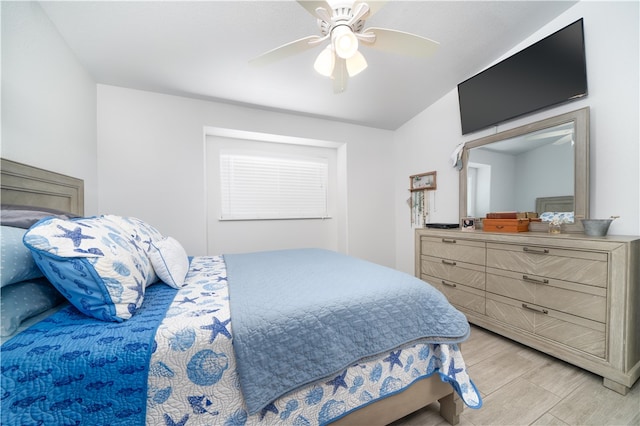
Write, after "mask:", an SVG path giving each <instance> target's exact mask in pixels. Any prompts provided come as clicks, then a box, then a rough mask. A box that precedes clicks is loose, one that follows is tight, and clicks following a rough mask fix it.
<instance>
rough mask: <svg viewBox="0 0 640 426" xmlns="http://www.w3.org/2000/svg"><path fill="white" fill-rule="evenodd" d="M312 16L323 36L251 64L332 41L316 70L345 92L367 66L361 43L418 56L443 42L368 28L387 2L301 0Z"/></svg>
mask: <svg viewBox="0 0 640 426" xmlns="http://www.w3.org/2000/svg"><path fill="white" fill-rule="evenodd" d="M297 2H298V3H299V4H300V5H301V6H302V7H304V8H305V9H306V10H307V11H308V12H309V13H310V14H311V15H313V16H314V17H315V18H317V21H318V28H319V29H320V33H321V34H322V35H312V36H308V37H304V38H301V39H299V40H295V41H292V42H290V43H287V44H284V45H282V46H280V47H277V48H275V49H272V50H270V51H268V52H266V53H264V54H262V55H260V56H258V57H257V58H254V59H252V60H251V61H249V63H250V64H251V65H254V66H259V65H266V64H270V63H272V62H275V61H278V60H280V59H284V58H286V57H288V56H291V55H295V54H297V53H300V52H303V51H305V50H308V49H311V48H314V47H316V46H319V45H320V44H322V43H323V42H325V41H330V43H329V44H328V45H327V46H326V47H325V48H324V49H323V50H322V51H321V52H320V54H319V55H318V57H317V58H316V60H315V63H314V68H315V70H316V71H317V72H318V73H320V74H321V75H323V76H326V77H330V78H331V79H333V91H334V92H335V93H341V92H344V91H345V90H346V88H347V79H348V77H353V76H355V75H357V74H359V73H360V72H362V71H363V70H364V69H365V68H367V61H366V60H365V58H364V56H363V55H362V53H360V51H359V50H358V47H359V46H360V45H363V46H367V47H371V48H373V49H378V50H381V51H385V52H393V53H399V54H403V55H410V56H415V57H427V56H430V55H431V54H433V53H434V52H435V50H436V49H437V47H438V45H439V43H438V42H436V41H433V40H430V39H428V38H425V37H421V36H419V35H415V34H410V33H406V32H403V31H397V30H390V29H386V28H377V27H370V28H364V24H365V20H366V19H367V18H370V17H371V16H373V14H375V13H376V12H377V11H378V9H380V7H382V6H383V5H384V3H385V1H369V2H367V1H359V0H357V1H354V0H351V1H349V0H336V1H334V2H332V4H333V5H331V4H329V3H327V2H326V1H323V0H321V1H307V0H297Z"/></svg>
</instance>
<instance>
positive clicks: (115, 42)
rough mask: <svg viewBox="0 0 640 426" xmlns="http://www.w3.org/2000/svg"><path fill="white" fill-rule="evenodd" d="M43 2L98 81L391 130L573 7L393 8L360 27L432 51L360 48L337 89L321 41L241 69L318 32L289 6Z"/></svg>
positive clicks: (448, 4)
mask: <svg viewBox="0 0 640 426" xmlns="http://www.w3.org/2000/svg"><path fill="white" fill-rule="evenodd" d="M330 3H331V1H330ZM40 4H41V6H42V8H43V9H44V11H45V12H46V13H47V15H48V16H49V18H50V19H51V21H52V22H53V23H54V25H55V26H56V27H57V28H58V30H59V32H60V34H61V35H62V37H63V38H64V39H65V40H66V42H67V43H68V45H69V46H70V47H71V49H72V50H73V51H74V52H75V54H76V55H77V57H78V59H79V60H80V62H81V63H82V64H83V65H84V66H85V67H86V68H87V70H88V72H89V73H90V74H91V75H92V76H93V78H94V79H95V80H96V81H97V82H98V83H103V84H109V85H115V86H123V87H129V88H135V89H141V90H148V91H154V92H160V93H167V94H175V95H181V96H189V97H195V98H200V99H210V100H216V101H223V102H231V103H237V104H246V105H254V106H258V107H261V108H267V109H273V110H280V111H295V112H297V113H302V114H306V115H311V116H318V117H326V118H330V119H334V120H341V121H346V122H351V123H357V124H363V125H366V126H372V127H377V128H383V129H392V130H393V129H396V128H398V127H399V126H401V125H402V124H403V123H405V122H406V121H408V120H409V119H411V118H412V117H414V116H415V115H416V114H418V113H419V112H421V111H422V110H424V109H425V108H426V107H428V106H429V105H431V104H432V103H433V102H435V101H436V100H438V99H439V98H440V97H442V96H443V95H444V94H446V93H448V92H449V91H451V90H452V89H453V88H455V87H456V85H457V84H458V83H460V82H461V81H464V80H465V79H467V78H469V77H471V76H472V75H474V74H475V73H477V72H478V71H480V70H482V69H483V68H485V67H486V66H487V65H489V64H490V63H491V62H492V61H494V60H495V59H496V58H498V57H499V56H501V55H502V54H503V53H504V52H506V51H508V50H509V49H511V48H512V47H513V46H515V45H516V44H518V43H519V42H520V41H522V40H524V39H525V38H526V37H527V36H529V35H530V34H532V33H533V32H535V31H536V30H538V29H539V28H540V27H542V26H543V25H544V24H545V23H547V22H549V21H550V20H552V19H553V18H554V17H556V16H558V15H559V14H561V13H562V12H563V11H565V10H566V9H568V8H570V7H571V6H572V5H573V4H575V1H389V2H388V3H387V4H385V5H384V7H383V8H382V9H380V10H379V12H378V13H377V14H376V15H374V16H373V17H371V18H370V19H368V20H367V24H366V27H369V26H376V27H384V28H391V29H396V30H401V31H406V32H410V33H415V34H418V35H421V36H423V37H427V38H430V39H433V40H436V41H438V42H440V47H439V49H438V51H437V53H436V54H435V55H434V56H432V57H430V58H428V59H416V58H411V57H403V56H400V55H396V54H392V53H383V52H380V51H376V50H372V49H367V48H366V47H362V48H361V51H362V53H363V54H364V55H365V57H366V59H367V62H368V63H369V67H368V68H367V69H366V70H365V71H364V72H362V73H361V74H360V75H358V76H356V77H354V78H352V79H350V80H349V83H348V87H347V90H346V92H345V93H341V94H334V93H333V89H332V84H331V81H330V80H329V79H327V78H325V77H321V76H320V75H318V74H316V72H315V71H314V70H313V62H314V60H315V57H316V56H317V54H318V53H319V52H320V50H321V49H322V47H324V45H323V46H322V47H317V48H314V49H311V50H308V51H306V52H303V53H301V54H299V55H296V56H295V57H290V58H287V59H285V60H282V61H280V62H277V63H273V64H270V65H267V66H264V67H261V68H253V67H250V66H248V64H247V62H248V61H249V60H250V59H252V58H254V57H256V56H258V55H260V54H261V53H264V52H265V51H268V50H270V49H273V48H275V47H277V46H280V45H282V44H284V43H287V42H289V41H293V40H296V39H299V38H302V37H305V36H309V35H316V34H319V31H318V27H317V24H316V19H315V18H314V17H312V16H311V15H310V14H309V13H308V12H307V11H306V10H305V9H304V8H303V7H301V6H300V5H299V4H297V2H295V1H293V0H288V1H173V2H166V1H142V2H128V1H125V2H119V1H98V2H88V1H62V2H58V1H44V2H41V3H40Z"/></svg>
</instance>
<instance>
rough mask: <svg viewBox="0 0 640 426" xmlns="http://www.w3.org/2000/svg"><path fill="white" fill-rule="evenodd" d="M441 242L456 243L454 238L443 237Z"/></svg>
mask: <svg viewBox="0 0 640 426" xmlns="http://www.w3.org/2000/svg"><path fill="white" fill-rule="evenodd" d="M442 242H443V243H448V244H455V243H456V240H451V239H449V238H443V239H442Z"/></svg>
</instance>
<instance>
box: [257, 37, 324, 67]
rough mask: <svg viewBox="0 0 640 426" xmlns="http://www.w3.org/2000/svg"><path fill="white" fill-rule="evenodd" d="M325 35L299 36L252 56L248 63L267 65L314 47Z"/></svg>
mask: <svg viewBox="0 0 640 426" xmlns="http://www.w3.org/2000/svg"><path fill="white" fill-rule="evenodd" d="M326 38H327V37H326V36H325V37H320V36H309V37H305V38H301V39H299V40H295V41H292V42H291V43H287V44H284V45H282V46H280V47H276V48H275V49H271V50H269V51H268V52H265V53H263V54H262V55H260V56H258V57H257V58H253V59H251V60H250V61H249V65H252V66H256V67H258V66H263V65H268V64H270V63H272V62H276V61H279V60H281V59H284V58H286V57H288V56H292V55H295V54H297V53H300V52H304V51H305V50H308V49H311V48H313V47H316V46H317V45H318V44H319V43H320V42H322V41H323V40H325V39H326Z"/></svg>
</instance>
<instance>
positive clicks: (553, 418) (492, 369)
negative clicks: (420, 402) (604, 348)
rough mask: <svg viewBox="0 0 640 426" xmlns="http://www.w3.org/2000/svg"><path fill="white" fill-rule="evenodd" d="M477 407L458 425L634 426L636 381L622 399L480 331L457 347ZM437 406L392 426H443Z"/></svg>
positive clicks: (576, 372)
mask: <svg viewBox="0 0 640 426" xmlns="http://www.w3.org/2000/svg"><path fill="white" fill-rule="evenodd" d="M462 354H463V356H464V359H465V362H466V364H467V367H468V370H469V375H470V377H471V379H472V380H473V382H474V383H475V384H476V387H477V388H478V390H479V391H480V394H481V395H482V398H483V406H482V408H480V409H478V410H472V409H470V408H468V407H466V406H465V409H464V412H463V413H462V415H461V416H460V425H461V426H464V425H471V426H474V425H536V426H538V425H597V426H602V425H640V380H639V381H638V382H636V384H635V385H634V386H633V388H632V389H631V390H630V391H629V392H628V393H627V395H626V396H622V395H620V394H618V393H616V392H614V391H612V390H609V389H607V388H605V387H604V386H602V378H601V377H599V376H596V375H595V374H592V373H590V372H588V371H585V370H582V369H580V368H578V367H575V366H573V365H571V364H567V363H565V362H564V361H560V360H558V359H556V358H553V357H551V356H548V355H546V354H544V353H542V352H538V351H536V350H534V349H530V348H528V347H526V346H524V345H521V344H519V343H516V342H514V341H512V340H509V339H506V338H504V337H501V336H498V335H497V334H494V333H491V332H489V331H487V330H484V329H482V328H480V327H476V326H472V330H471V337H470V338H469V340H468V341H467V342H465V343H464V344H463V345H462ZM446 424H448V423H446V422H445V421H444V420H443V419H442V418H441V417H440V415H439V414H438V404H437V403H436V404H431V405H430V406H428V407H425V408H423V409H422V410H420V411H417V412H416V413H413V414H411V415H409V416H407V417H404V418H403V419H400V420H398V421H396V422H394V423H393V424H392V425H393V426H426V425H446Z"/></svg>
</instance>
